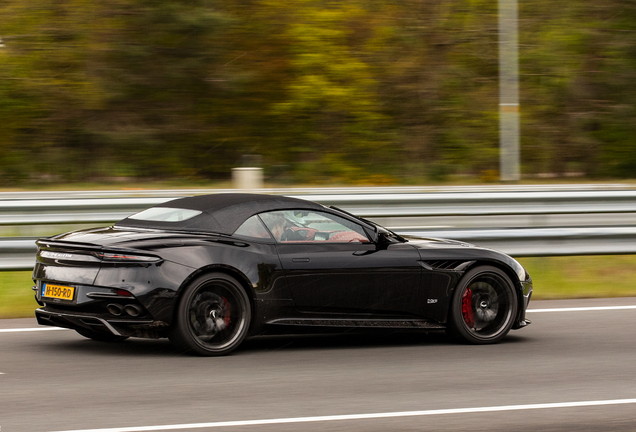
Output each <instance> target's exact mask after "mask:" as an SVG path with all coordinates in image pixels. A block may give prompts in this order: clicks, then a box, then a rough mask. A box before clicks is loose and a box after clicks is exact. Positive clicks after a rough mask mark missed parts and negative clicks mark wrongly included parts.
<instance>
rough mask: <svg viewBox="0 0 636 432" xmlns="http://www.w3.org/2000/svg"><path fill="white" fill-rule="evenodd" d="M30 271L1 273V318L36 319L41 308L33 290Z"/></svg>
mask: <svg viewBox="0 0 636 432" xmlns="http://www.w3.org/2000/svg"><path fill="white" fill-rule="evenodd" d="M31 274H32V272H30V271H1V272H0V318H26V317H34V316H35V315H34V314H33V311H34V310H36V309H37V308H38V307H39V306H38V304H37V303H36V302H35V298H34V297H33V296H34V294H35V293H34V291H33V290H32V289H31V287H32V286H33V280H31Z"/></svg>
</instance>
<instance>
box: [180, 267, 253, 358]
mask: <svg viewBox="0 0 636 432" xmlns="http://www.w3.org/2000/svg"><path fill="white" fill-rule="evenodd" d="M250 316H251V308H250V302H249V298H248V297H247V294H246V293H245V290H244V289H243V288H242V287H241V285H240V284H239V283H238V281H236V279H234V278H233V277H231V276H228V275H226V274H223V273H212V274H207V275H203V276H201V277H199V278H197V279H195V280H194V281H193V282H192V283H190V285H189V286H188V287H187V288H186V290H185V292H184V293H183V296H182V298H181V301H180V302H179V305H178V306H177V311H176V316H175V320H174V323H173V326H172V328H171V330H170V333H169V338H170V341H171V342H172V343H173V344H174V345H175V346H176V347H177V348H179V349H181V350H183V351H186V352H191V353H193V354H198V355H202V356H218V355H224V354H228V353H229V352H231V351H232V350H234V349H235V348H236V347H237V346H239V345H240V344H241V342H242V341H243V339H245V336H246V334H247V330H248V328H249V324H250Z"/></svg>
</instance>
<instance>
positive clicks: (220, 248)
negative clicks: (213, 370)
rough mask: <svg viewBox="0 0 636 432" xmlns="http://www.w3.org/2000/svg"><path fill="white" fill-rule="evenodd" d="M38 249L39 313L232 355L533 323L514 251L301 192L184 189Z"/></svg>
mask: <svg viewBox="0 0 636 432" xmlns="http://www.w3.org/2000/svg"><path fill="white" fill-rule="evenodd" d="M37 245H38V252H37V257H36V265H35V269H34V272H33V279H34V281H35V283H36V285H35V286H34V287H33V289H34V290H35V292H36V300H37V301H38V303H39V304H40V305H41V306H42V307H41V308H40V309H37V310H36V317H37V320H38V322H39V323H40V324H43V325H50V326H59V327H67V328H71V329H74V330H76V331H77V332H78V333H79V334H81V335H82V336H85V337H88V338H91V339H95V340H100V341H119V340H123V339H126V338H128V337H131V336H132V337H147V338H161V337H168V338H170V340H171V341H172V342H173V343H174V345H176V346H177V347H178V348H179V349H181V350H183V351H187V352H191V353H194V354H199V355H222V354H227V353H229V352H230V351H232V350H233V349H235V348H236V347H237V346H238V345H239V344H240V343H241V342H242V341H243V340H244V339H245V338H246V337H248V336H255V335H263V334H273V333H294V332H298V331H301V330H305V331H306V330H307V329H310V330H312V331H314V332H320V331H326V329H330V330H334V329H335V328H341V329H350V328H376V329H377V328H385V329H386V328H389V329H420V330H431V329H446V330H447V332H449V333H450V335H451V336H453V337H455V338H457V339H461V340H464V341H467V342H469V343H475V344H487V343H494V342H498V341H500V340H501V339H502V338H503V337H505V336H506V334H507V333H508V332H509V331H510V329H518V328H521V327H524V326H526V325H527V324H528V323H529V321H528V320H526V318H525V311H526V308H527V306H528V302H529V301H530V296H531V294H532V281H531V279H530V276H529V275H528V273H527V272H526V271H525V270H524V268H523V267H522V266H521V265H520V264H519V263H518V262H517V261H515V260H514V259H513V258H511V257H509V256H508V255H506V254H503V253H500V252H496V251H493V250H490V249H484V248H479V247H475V246H472V245H469V244H466V243H462V242H457V241H452V240H441V239H406V238H403V237H401V236H399V235H397V234H395V233H393V232H391V231H389V230H387V229H385V228H382V227H381V226H379V225H377V224H375V223H373V222H370V221H368V220H365V219H361V218H358V217H356V216H354V215H352V214H350V213H347V212H345V211H343V210H339V209H337V208H335V207H325V206H323V205H320V204H317V203H314V202H310V201H305V200H301V199H295V198H288V197H282V196H272V195H257V194H214V195H204V196H195V197H189V198H180V199H176V200H173V201H169V202H167V203H164V204H161V205H158V206H156V207H151V208H149V209H147V210H144V211H142V212H140V213H137V214H134V215H132V216H129V217H127V218H126V219H123V220H122V221H120V222H117V223H116V224H114V225H113V226H110V227H106V228H96V229H88V230H82V231H75V232H70V233H66V234H60V235H57V236H53V237H49V238H42V239H40V240H38V242H37Z"/></svg>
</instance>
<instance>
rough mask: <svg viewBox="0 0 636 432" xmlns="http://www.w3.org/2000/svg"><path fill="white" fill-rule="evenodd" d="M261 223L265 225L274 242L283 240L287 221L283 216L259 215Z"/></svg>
mask: <svg viewBox="0 0 636 432" xmlns="http://www.w3.org/2000/svg"><path fill="white" fill-rule="evenodd" d="M261 217H262V219H263V222H265V225H267V228H269V230H270V231H271V232H272V235H273V236H274V239H276V241H281V240H285V238H284V237H285V235H284V234H285V227H286V225H287V221H286V219H285V215H283V214H282V213H280V212H271V213H265V214H263V215H261Z"/></svg>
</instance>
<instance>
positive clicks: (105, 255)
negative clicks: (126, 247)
mask: <svg viewBox="0 0 636 432" xmlns="http://www.w3.org/2000/svg"><path fill="white" fill-rule="evenodd" d="M95 255H96V256H98V257H99V258H101V259H102V260H103V261H111V262H138V263H140V262H146V263H147V262H157V261H161V258H159V257H155V256H149V255H131V254H127V253H114V252H98V253H96V254H95Z"/></svg>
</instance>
